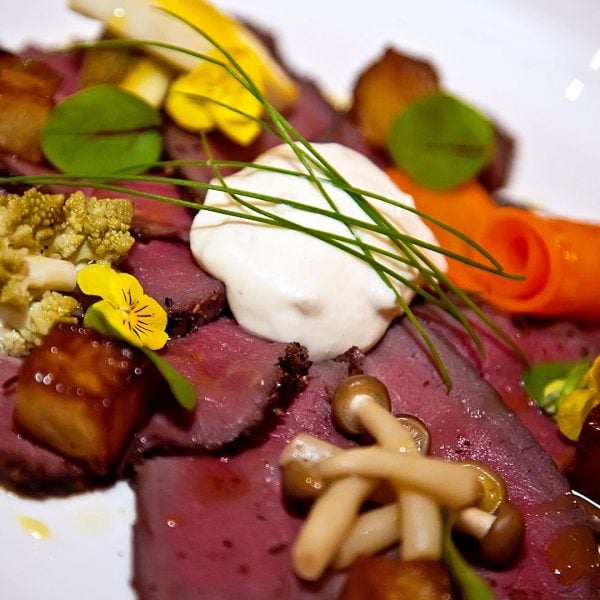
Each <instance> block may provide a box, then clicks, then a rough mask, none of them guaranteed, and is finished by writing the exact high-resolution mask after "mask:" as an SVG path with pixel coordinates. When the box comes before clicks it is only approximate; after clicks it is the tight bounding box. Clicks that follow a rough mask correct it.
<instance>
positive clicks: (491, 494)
mask: <svg viewBox="0 0 600 600" xmlns="http://www.w3.org/2000/svg"><path fill="white" fill-rule="evenodd" d="M461 464H462V465H463V466H464V467H465V468H467V469H475V471H476V472H477V478H478V479H479V481H480V482H481V487H482V491H483V494H482V496H481V499H480V501H479V506H478V507H479V508H480V509H481V510H485V511H486V512H489V513H495V512H496V511H497V510H498V508H499V507H500V505H501V504H502V503H504V502H505V501H506V500H507V497H508V492H507V491H506V483H505V481H504V479H503V478H502V476H501V475H500V474H499V473H498V472H496V471H495V470H494V469H492V468H491V467H490V466H489V465H486V464H485V463H482V462H479V461H477V460H471V459H469V460H465V461H463V462H462V463H461Z"/></svg>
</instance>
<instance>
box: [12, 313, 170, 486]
mask: <svg viewBox="0 0 600 600" xmlns="http://www.w3.org/2000/svg"><path fill="white" fill-rule="evenodd" d="M157 381H159V380H158V379H157V374H156V371H155V369H154V367H153V366H152V364H151V363H150V362H149V361H148V360H147V359H146V357H145V356H143V355H142V354H141V353H139V352H136V351H134V350H132V349H131V348H129V347H128V346H125V345H124V344H121V343H120V342H119V341H116V340H112V339H108V338H106V337H104V336H102V335H101V334H99V333H97V332H96V331H93V330H91V329H85V328H83V327H78V326H77V325H69V324H60V325H58V326H56V327H55V328H54V329H53V330H52V331H51V332H50V334H49V335H48V336H47V338H46V339H45V341H44V344H43V345H42V346H40V347H39V348H36V349H35V350H34V351H33V352H32V353H31V354H30V355H29V356H28V357H27V359H26V360H25V361H24V363H23V366H22V367H21V369H20V371H19V375H18V379H17V388H16V395H17V401H16V405H15V412H14V421H15V423H16V425H17V426H18V427H19V428H20V429H21V430H22V431H23V432H24V433H25V434H26V435H28V436H30V437H31V438H33V439H35V440H37V441H39V442H42V443H43V444H45V445H47V446H49V447H51V448H53V449H54V450H57V451H58V452H60V453H62V454H65V455H66V456H69V457H71V458H75V459H78V460H79V461H81V462H82V463H83V464H84V465H86V466H87V467H88V468H89V469H90V470H91V471H93V472H94V473H97V474H99V475H105V474H107V473H108V472H109V471H110V469H111V468H112V467H114V466H115V464H116V463H117V462H118V460H119V458H120V457H121V455H122V453H123V451H124V450H125V448H126V446H127V444H128V443H129V439H130V437H131V435H132V434H133V432H134V431H135V430H136V429H137V428H138V427H139V425H140V424H141V423H142V422H143V421H144V420H145V419H146V417H147V415H148V413H149V409H150V406H151V403H152V393H153V390H155V389H156V388H157Z"/></svg>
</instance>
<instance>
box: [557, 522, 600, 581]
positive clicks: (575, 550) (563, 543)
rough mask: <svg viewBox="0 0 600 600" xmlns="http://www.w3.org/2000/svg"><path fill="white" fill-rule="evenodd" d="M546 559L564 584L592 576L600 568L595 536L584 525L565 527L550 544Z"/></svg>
mask: <svg viewBox="0 0 600 600" xmlns="http://www.w3.org/2000/svg"><path fill="white" fill-rule="evenodd" d="M546 559H547V561H548V565H549V566H550V569H551V570H552V572H553V573H554V575H555V576H556V577H557V579H558V581H559V583H561V584H562V585H570V584H572V583H575V582H576V581H578V580H579V579H581V578H582V577H590V576H591V575H593V574H594V573H595V572H596V571H597V570H598V569H600V564H599V563H598V551H597V548H596V542H595V540H594V536H593V534H592V531H591V529H589V528H588V527H585V526H584V525H569V526H568V527H563V528H562V529H561V530H560V532H559V534H558V535H557V536H556V537H555V538H554V539H553V540H552V542H551V543H550V544H549V545H548V548H547V549H546Z"/></svg>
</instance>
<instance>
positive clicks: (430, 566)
mask: <svg viewBox="0 0 600 600" xmlns="http://www.w3.org/2000/svg"><path fill="white" fill-rule="evenodd" d="M415 598H418V599H419V600H450V598H452V590H451V585H450V578H449V577H448V574H447V573H446V570H445V569H444V567H443V566H442V565H441V563H438V562H426V561H401V560H399V559H397V558H396V559H394V558H385V557H381V556H377V557H369V558H361V559H359V560H357V561H356V562H355V563H354V564H353V565H352V567H350V570H349V571H348V579H347V580H346V584H345V586H344V589H343V590H342V593H341V595H340V600H415Z"/></svg>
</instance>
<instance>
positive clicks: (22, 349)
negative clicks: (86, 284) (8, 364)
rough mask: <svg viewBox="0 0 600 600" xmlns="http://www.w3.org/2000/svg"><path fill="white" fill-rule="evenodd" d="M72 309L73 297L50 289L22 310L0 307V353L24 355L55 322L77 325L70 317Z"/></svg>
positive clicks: (74, 319)
mask: <svg viewBox="0 0 600 600" xmlns="http://www.w3.org/2000/svg"><path fill="white" fill-rule="evenodd" d="M75 308H77V300H75V298H73V297H71V296H65V295H64V294H60V293H59V292H54V291H50V290H48V291H46V292H44V293H43V294H42V297H41V298H40V299H39V300H37V301H35V302H33V303H31V304H30V305H29V306H28V307H26V308H23V309H17V308H15V307H10V306H7V305H1V304H0V353H4V354H8V355H9V356H23V355H25V354H27V353H28V352H29V351H30V350H31V349H32V348H33V347H34V346H39V345H40V344H41V343H42V340H43V339H44V337H45V336H47V335H48V333H49V332H50V330H51V329H52V327H53V326H54V325H55V324H56V323H76V322H77V319H76V318H75V317H72V316H71V313H72V312H73V311H74V310H75Z"/></svg>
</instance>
